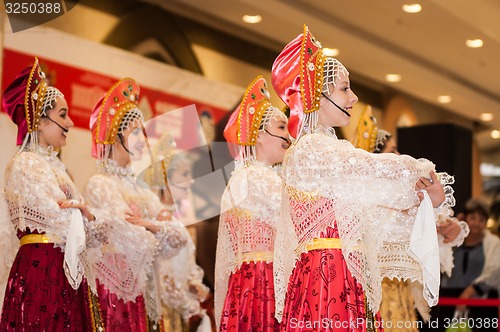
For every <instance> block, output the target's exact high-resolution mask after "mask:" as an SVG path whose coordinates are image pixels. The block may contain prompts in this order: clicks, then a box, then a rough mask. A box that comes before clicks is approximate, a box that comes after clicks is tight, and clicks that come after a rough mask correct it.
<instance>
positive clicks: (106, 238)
mask: <svg viewBox="0 0 500 332" xmlns="http://www.w3.org/2000/svg"><path fill="white" fill-rule="evenodd" d="M83 194H84V197H85V199H86V200H87V202H88V204H89V205H90V206H94V207H99V208H100V209H101V210H105V211H107V212H106V215H107V216H106V219H105V220H104V222H103V224H102V225H101V226H100V230H99V233H100V234H104V235H103V236H102V238H101V242H100V243H98V244H94V245H93V248H92V249H87V250H86V251H85V257H84V261H85V265H86V268H87V270H88V271H89V273H88V277H89V280H95V279H98V280H99V282H100V283H102V284H103V285H104V287H105V288H107V289H108V290H110V291H111V292H113V293H114V294H116V295H117V296H118V297H119V298H122V299H124V300H126V301H134V300H135V298H136V297H137V296H138V295H140V294H142V295H143V296H144V298H145V301H146V307H147V308H146V309H147V312H148V315H149V317H150V318H151V319H152V320H154V321H158V320H159V319H160V316H161V300H160V297H159V290H160V285H159V284H158V283H159V276H158V270H157V267H158V264H155V260H160V259H163V258H169V257H171V256H172V255H175V254H176V253H177V252H178V251H179V249H180V248H182V247H183V246H184V245H185V243H186V238H185V237H184V235H183V234H182V232H181V231H179V230H178V229H177V226H176V225H170V224H166V222H163V223H162V224H163V225H166V227H165V228H163V230H162V232H160V233H157V234H153V233H151V232H149V231H147V230H146V229H145V228H144V227H142V226H136V225H133V224H131V223H129V222H127V221H126V220H125V212H127V211H131V210H132V209H133V210H135V211H136V212H140V214H141V217H143V218H146V219H149V220H151V221H153V222H158V223H160V222H159V221H157V217H158V215H159V214H160V213H161V212H162V210H163V206H162V204H161V203H160V201H159V199H158V197H157V196H156V195H155V194H154V193H153V192H152V191H150V190H149V189H146V188H142V187H140V186H138V185H137V183H136V182H135V179H134V178H133V177H132V175H131V174H125V175H123V174H122V175H119V174H109V173H108V174H96V175H94V176H92V177H91V178H90V179H89V181H88V183H87V185H86V186H85V190H84V192H83ZM89 284H90V286H91V288H92V291H94V292H96V289H95V285H93V283H89Z"/></svg>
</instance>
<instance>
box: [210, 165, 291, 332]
mask: <svg viewBox="0 0 500 332" xmlns="http://www.w3.org/2000/svg"><path fill="white" fill-rule="evenodd" d="M281 185H282V184H281V179H280V177H279V175H278V174H277V173H276V171H275V170H274V169H273V168H271V167H267V166H265V165H263V164H261V163H259V162H257V161H253V162H252V163H251V164H250V165H249V166H245V165H244V164H242V163H240V164H238V165H237V166H236V168H235V170H234V172H233V174H232V176H231V179H230V181H229V183H228V186H227V187H226V190H225V191H224V194H223V195H222V202H221V216H220V224H219V234H218V237H217V253H216V261H215V319H216V324H217V326H218V325H219V324H220V319H221V314H222V307H223V305H224V300H225V298H226V294H227V287H228V281H229V276H230V274H231V273H232V272H234V271H236V269H237V268H239V267H240V266H241V264H242V263H243V261H244V259H245V254H249V253H252V252H253V253H255V252H269V253H272V252H273V251H274V238H275V234H276V224H277V223H278V219H279V215H280V204H281ZM270 260H272V257H271V259H270Z"/></svg>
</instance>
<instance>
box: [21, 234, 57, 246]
mask: <svg viewBox="0 0 500 332" xmlns="http://www.w3.org/2000/svg"><path fill="white" fill-rule="evenodd" d="M56 240H57V239H56V238H52V237H49V236H47V235H45V234H26V235H23V236H22V237H21V240H20V245H25V244H32V243H55V242H57V241H56Z"/></svg>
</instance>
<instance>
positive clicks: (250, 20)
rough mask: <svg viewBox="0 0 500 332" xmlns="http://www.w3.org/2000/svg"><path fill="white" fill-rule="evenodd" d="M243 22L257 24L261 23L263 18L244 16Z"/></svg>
mask: <svg viewBox="0 0 500 332" xmlns="http://www.w3.org/2000/svg"><path fill="white" fill-rule="evenodd" d="M242 19H243V22H245V23H250V24H255V23H259V22H260V21H262V16H260V15H243V18H242Z"/></svg>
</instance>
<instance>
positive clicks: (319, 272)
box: [280, 228, 383, 332]
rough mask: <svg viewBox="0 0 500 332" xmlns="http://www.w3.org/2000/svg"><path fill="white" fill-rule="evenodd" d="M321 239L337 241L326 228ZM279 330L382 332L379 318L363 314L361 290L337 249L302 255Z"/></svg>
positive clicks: (363, 305)
mask: <svg viewBox="0 0 500 332" xmlns="http://www.w3.org/2000/svg"><path fill="white" fill-rule="evenodd" d="M321 237H322V238H338V231H337V229H333V228H328V229H327V230H326V231H325V232H322V233H321ZM286 298H287V300H286V302H285V309H284V312H283V319H282V322H281V329H280V331H304V332H305V331H311V332H312V331H353V332H354V331H356V332H357V331H359V332H361V331H382V330H383V329H382V328H380V329H379V328H376V327H381V326H382V324H381V321H380V316H378V315H377V316H376V317H374V316H373V315H372V313H371V312H370V311H368V312H366V306H365V296H364V292H363V287H362V286H361V284H360V283H358V282H357V281H356V279H355V278H354V277H353V276H352V275H351V273H350V272H349V269H348V268H347V265H346V262H345V260H344V257H343V255H342V251H341V250H340V249H316V250H311V251H309V252H305V253H302V255H301V256H300V259H299V260H298V261H297V263H296V264H295V268H294V270H293V273H292V275H291V276H290V280H289V282H288V290H287V294H286Z"/></svg>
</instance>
